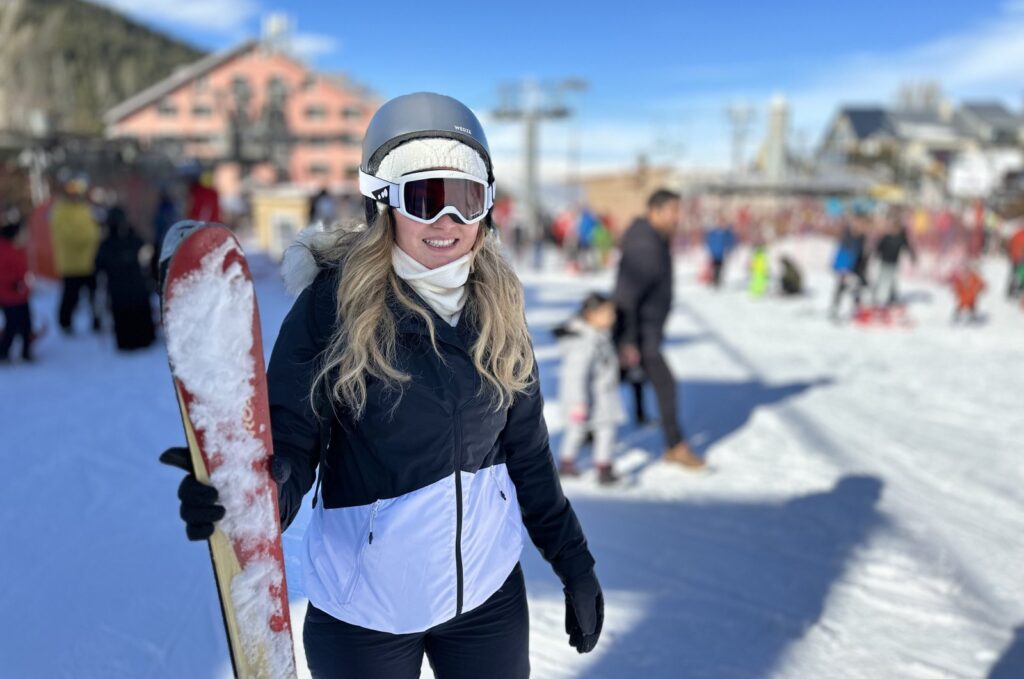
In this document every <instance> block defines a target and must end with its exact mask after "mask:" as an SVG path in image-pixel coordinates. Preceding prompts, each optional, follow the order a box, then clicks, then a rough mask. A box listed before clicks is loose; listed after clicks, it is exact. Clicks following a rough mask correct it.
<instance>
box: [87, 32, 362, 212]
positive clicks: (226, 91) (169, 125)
mask: <svg viewBox="0 0 1024 679" xmlns="http://www.w3.org/2000/svg"><path fill="white" fill-rule="evenodd" d="M377 106H378V101H377V100H376V98H375V97H374V96H373V95H371V94H370V93H369V92H368V91H367V90H366V89H365V88H363V87H360V86H358V85H355V84H353V83H352V82H350V81H348V80H347V79H345V78H344V77H343V76H335V75H327V74H322V73H316V72H314V71H311V70H310V69H309V68H308V67H307V66H305V65H304V64H303V63H301V62H300V61H299V60H297V59H296V58H295V57H293V56H291V55H290V54H289V53H288V52H287V51H286V50H284V49H280V48H279V47H277V46H275V42H274V41H272V40H250V41H247V42H244V43H242V44H240V45H238V46H237V47H234V48H232V49H229V50H227V51H224V52H220V53H217V54H212V55H209V56H206V57H204V58H202V59H200V60H199V61H196V62H194V63H192V64H190V65H188V66H185V67H183V68H180V69H179V70H178V71H176V72H175V73H174V74H172V75H171V76H170V77H168V78H166V79H164V80H162V81H160V82H157V83H155V84H154V85H152V86H150V87H148V88H147V89H145V90H143V91H142V92H140V93H139V94H137V95H135V96H133V97H131V98H129V99H127V100H126V101H123V102H121V103H120V104H118V105H116V106H114V107H113V108H112V109H110V110H109V111H108V112H107V113H106V116H105V119H104V120H105V125H106V134H107V137H108V138H111V139H133V140H135V141H137V142H138V143H139V144H140V145H141V146H142V147H143V148H153V149H158V150H160V151H162V152H163V153H166V154H168V155H169V156H170V157H171V158H173V159H174V160H176V161H177V162H181V163H185V162H188V161H199V162H200V163H202V164H203V165H206V166H213V167H215V168H216V170H215V182H216V184H217V187H218V188H219V189H220V191H221V193H222V196H225V197H228V196H234V195H238V194H239V193H240V192H241V191H243V190H256V189H258V188H259V187H263V186H270V185H278V184H289V185H292V186H293V187H295V188H297V189H301V190H306V191H314V190H316V189H319V188H322V187H327V188H328V189H329V190H330V191H332V192H333V193H336V194H344V193H348V194H351V193H354V192H355V191H356V190H357V182H358V168H359V162H360V156H361V143H362V138H363V134H364V132H365V130H366V126H367V124H368V123H369V121H370V118H371V116H372V115H373V113H374V111H375V110H376V108H377Z"/></svg>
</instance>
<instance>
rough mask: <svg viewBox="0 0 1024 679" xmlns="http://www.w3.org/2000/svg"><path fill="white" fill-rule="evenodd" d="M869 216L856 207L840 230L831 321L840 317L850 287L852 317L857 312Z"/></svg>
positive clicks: (863, 281)
mask: <svg viewBox="0 0 1024 679" xmlns="http://www.w3.org/2000/svg"><path fill="white" fill-rule="evenodd" d="M868 223H869V217H868V214H867V211H866V210H865V209H864V208H861V207H858V208H856V209H855V210H854V214H853V215H852V217H851V218H850V220H849V221H848V222H847V223H846V225H845V226H844V228H843V234H842V236H841V238H840V241H839V250H838V251H837V252H836V258H835V263H834V264H833V269H834V270H835V272H836V290H835V294H834V295H833V296H832V308H831V311H830V316H831V317H832V319H837V318H839V307H840V304H841V303H842V300H843V296H844V295H845V293H846V290H847V289H848V288H850V287H852V293H851V294H852V295H853V307H854V314H856V313H857V312H859V311H860V302H861V294H862V293H863V291H864V288H865V287H866V286H867V282H868V281H867V268H868V258H867V253H866V250H865V241H866V238H867V226H868Z"/></svg>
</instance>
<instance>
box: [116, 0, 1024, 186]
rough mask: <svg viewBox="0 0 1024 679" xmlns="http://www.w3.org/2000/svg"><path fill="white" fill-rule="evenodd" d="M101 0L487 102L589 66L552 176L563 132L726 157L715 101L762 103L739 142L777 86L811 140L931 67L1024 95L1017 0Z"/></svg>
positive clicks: (156, 20)
mask: <svg viewBox="0 0 1024 679" xmlns="http://www.w3.org/2000/svg"><path fill="white" fill-rule="evenodd" d="M103 4H107V5H111V6H115V7H117V8H119V9H122V10H124V11H126V12H127V13H129V14H131V15H133V16H134V17H135V18H137V19H141V20H143V21H145V22H146V23H149V24H151V25H154V26H156V27H158V28H160V29H163V30H165V31H167V32H169V33H172V34H174V35H176V36H178V37H181V38H184V39H186V40H188V41H190V42H192V43H194V44H196V45H198V46H200V47H203V48H206V49H211V50H216V49H222V48H225V47H228V46H230V45H232V44H233V43H235V42H236V41H238V40H241V39H243V38H244V37H246V36H252V35H256V34H258V32H259V26H260V19H261V17H262V16H264V15H265V14H267V13H269V12H274V11H284V12H286V13H288V14H289V15H290V16H291V18H292V21H293V22H294V33H295V36H294V42H295V45H296V47H297V48H299V49H300V50H301V51H302V53H303V54H304V55H305V58H306V59H307V60H308V61H309V62H310V63H312V64H313V65H314V66H316V67H317V68H318V69H321V70H329V71H344V72H346V73H348V74H349V75H351V76H352V77H353V78H355V79H356V80H358V81H360V82H363V83H365V84H368V85H369V86H371V87H372V88H373V89H374V90H376V91H377V92H379V93H380V94H381V95H382V96H384V97H390V96H394V95H397V94H401V93H404V92H409V91H415V90H423V89H427V90H436V91H441V92H444V93H447V94H451V95H453V96H456V97H458V98H460V99H462V100H463V101H465V102H466V103H467V104H469V105H470V106H472V107H473V108H474V109H476V110H477V111H478V112H480V113H481V114H486V113H487V112H488V111H489V110H490V109H491V108H492V107H493V106H494V105H495V104H496V102H497V100H498V86H499V85H500V84H502V83H508V82H517V81H521V80H523V79H532V80H535V81H538V82H545V81H552V80H558V79H561V78H564V77H567V76H575V77H581V78H584V79H586V80H587V81H588V83H589V88H588V90H587V91H586V92H584V93H581V94H574V95H571V96H570V97H569V98H568V99H567V100H568V101H569V102H570V103H571V104H572V105H573V106H574V107H575V109H576V110H577V115H576V116H575V117H574V118H573V119H572V121H570V122H564V123H555V124H550V125H548V126H547V127H546V128H545V130H544V132H543V133H542V145H543V148H544V153H543V158H542V168H543V169H542V171H543V173H544V174H545V175H546V176H548V177H551V178H554V177H557V176H558V175H560V174H561V175H564V173H565V171H566V167H567V157H568V155H569V153H568V148H569V145H570V143H571V142H570V140H575V143H576V144H578V146H579V149H580V152H579V156H580V162H581V166H582V169H583V170H584V171H588V170H589V171H595V170H599V169H602V168H607V167H622V166H626V165H629V164H631V163H633V162H635V159H636V157H637V156H638V155H639V154H641V153H644V154H646V155H648V156H649V157H651V159H652V160H654V161H655V162H659V161H660V162H673V163H676V164H679V165H682V166H689V167H698V168H710V167H723V166H726V165H727V164H728V160H729V128H728V126H727V124H726V121H725V115H724V109H725V108H726V107H727V106H728V105H730V104H731V103H746V104H749V105H751V106H753V107H754V108H755V111H756V112H757V117H756V118H755V123H754V127H753V129H752V131H751V134H750V138H751V141H750V143H748V145H747V150H748V154H749V153H752V152H753V151H754V150H755V148H756V146H757V144H758V142H759V140H760V137H761V135H762V134H763V132H762V129H761V125H762V124H763V121H764V118H765V113H766V110H767V105H768V102H769V100H770V98H771V97H772V96H773V95H775V94H782V95H784V96H786V97H787V99H788V100H789V101H790V104H791V111H792V119H791V120H792V123H791V129H792V131H793V140H794V144H796V145H797V146H803V147H805V148H807V147H811V146H813V145H814V144H816V143H817V142H818V140H819V139H820V137H821V134H822V131H823V129H824V127H825V125H826V123H827V122H828V119H829V116H830V115H831V113H832V112H833V111H834V110H835V107H836V105H837V104H838V103H840V102H879V103H885V102H888V101H890V100H891V99H892V96H893V94H894V93H895V91H896V89H897V87H898V86H899V85H900V83H902V82H906V81H921V80H925V79H934V80H938V81H939V82H940V84H941V85H942V86H943V88H944V90H945V92H946V93H947V94H948V95H949V96H951V97H952V98H953V99H954V100H957V99H961V98H964V97H973V98H987V99H991V98H996V99H1001V100H1003V101H1004V102H1005V103H1007V104H1009V105H1012V106H1013V107H1014V108H1015V109H1017V110H1020V109H1021V106H1022V105H1024V0H1003V1H990V0H980V1H975V2H943V3H936V2H934V0H932V1H931V2H922V1H918V0H914V1H911V2H904V1H899V2H895V1H892V0H890V1H889V2H881V1H879V0H862V1H861V2H858V3H846V2H843V3H839V2H835V3H831V2H814V3H783V2H779V3H765V2H757V3H754V2H750V3H722V2H710V3H708V2H705V3H685V4H684V3H671V2H646V1H634V2H622V3H599V2H588V3H582V2H570V3H566V2H561V3H560V2H550V1H549V2H537V1H534V0H528V1H526V2H519V3H516V4H515V5H513V4H512V3H501V4H500V5H499V4H488V3H482V2H475V3H469V2H462V1H447V2H444V1H441V2H438V1H435V2H418V3H406V2H369V3H347V2H346V3H331V2H322V1H319V2H313V1H310V0H301V1H298V2H289V3H274V2H271V1H270V0H148V1H147V2H137V1H136V0H103ZM513 7H514V9H513ZM485 124H487V125H488V130H489V135H490V137H491V142H492V146H493V147H494V150H495V155H496V156H498V157H499V163H500V164H501V165H504V166H505V167H506V168H507V171H508V172H510V173H518V171H519V170H518V167H517V165H516V163H517V160H518V157H519V149H520V137H521V132H520V130H519V129H518V127H517V126H515V125H512V124H508V123H504V124H502V123H493V122H488V121H486V120H485Z"/></svg>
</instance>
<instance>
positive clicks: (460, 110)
mask: <svg viewBox="0 0 1024 679" xmlns="http://www.w3.org/2000/svg"><path fill="white" fill-rule="evenodd" d="M429 138H444V139H454V140H456V141H459V142H461V143H463V144H465V145H466V146H469V147H470V148H471V149H473V150H474V151H476V152H477V153H479V154H480V157H481V158H482V159H483V161H484V164H485V165H486V166H487V181H488V183H490V184H493V183H494V170H493V167H492V165H491V151H490V147H489V146H488V145H487V136H486V135H485V134H484V129H483V126H482V125H481V124H480V121H479V120H478V119H477V117H476V115H474V113H473V112H472V111H471V110H470V109H469V107H468V106H466V105H465V104H463V103H462V102H461V101H458V100H457V99H453V98H452V97H448V96H445V95H443V94H437V93H434V92H416V93H414V94H405V95H402V96H399V97H395V98H394V99H391V100H390V101H388V102H386V103H385V104H384V105H383V106H381V107H380V108H379V109H377V112H376V113H375V114H374V115H373V118H372V119H371V120H370V124H369V126H368V127H367V128H366V134H365V135H364V136H363V159H362V166H361V168H360V169H361V170H362V171H363V172H365V173H366V174H370V175H374V174H376V172H377V170H378V168H379V167H380V164H381V161H382V160H383V159H384V157H385V156H386V155H388V153H390V152H391V151H393V150H394V149H395V148H397V147H398V146H400V145H402V144H404V143H405V142H407V141H411V140H413V139H429ZM364 202H365V206H366V219H367V223H368V224H372V223H373V220H374V218H375V217H376V216H377V204H376V202H375V201H374V200H373V199H372V198H365V199H364ZM484 221H485V223H486V224H487V225H488V226H490V225H491V215H490V212H488V214H487V217H485V219H484Z"/></svg>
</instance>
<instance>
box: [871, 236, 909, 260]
mask: <svg viewBox="0 0 1024 679" xmlns="http://www.w3.org/2000/svg"><path fill="white" fill-rule="evenodd" d="M904 250H906V251H907V252H909V253H910V256H911V257H912V258H913V257H916V255H915V254H914V248H913V247H912V246H911V245H910V240H909V239H908V238H907V232H906V231H902V230H901V231H900V232H899V233H887V234H885V235H884V236H882V238H881V239H880V240H879V241H878V245H877V246H875V254H877V255H878V258H879V259H881V260H882V263H883V264H898V263H899V261H900V255H901V254H902V253H903V251H904Z"/></svg>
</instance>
